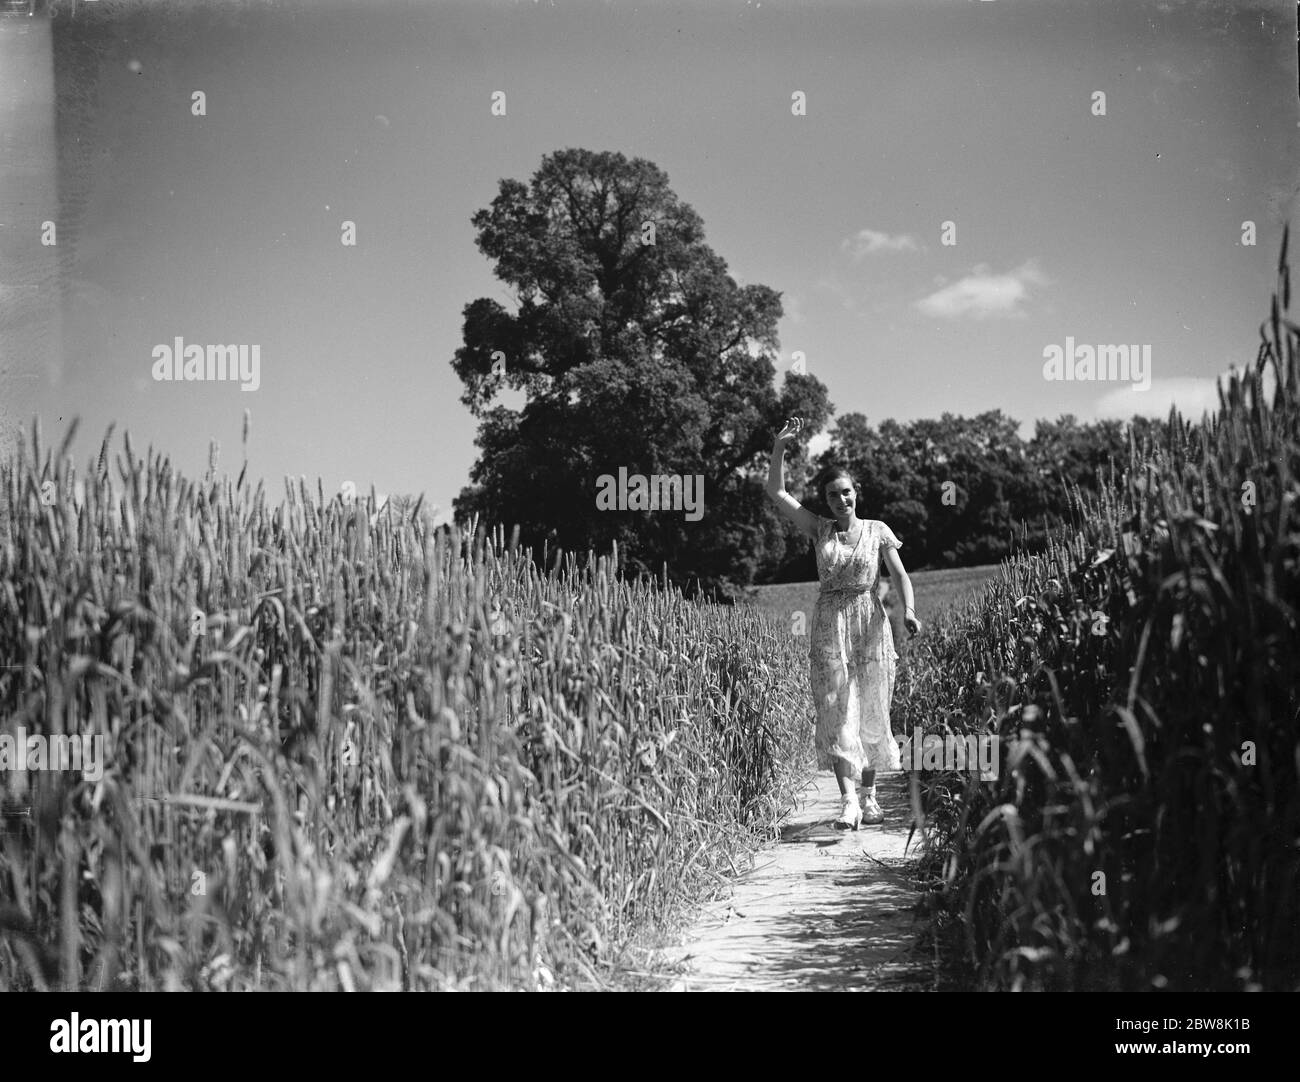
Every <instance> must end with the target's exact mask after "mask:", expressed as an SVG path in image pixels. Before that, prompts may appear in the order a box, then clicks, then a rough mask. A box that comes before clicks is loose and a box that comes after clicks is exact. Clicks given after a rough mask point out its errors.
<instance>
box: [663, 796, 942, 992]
mask: <svg viewBox="0 0 1300 1082" xmlns="http://www.w3.org/2000/svg"><path fill="white" fill-rule="evenodd" d="M906 777H907V776H906V775H905V774H891V775H887V776H885V777H883V778H881V779H880V780H879V781H878V782H877V785H876V795H877V799H878V800H879V801H880V806H881V809H882V810H883V811H884V813H885V821H884V822H883V823H880V824H877V825H876V826H865V825H864V826H863V827H861V828H860V829H859V830H857V831H856V832H855V831H841V830H836V829H835V828H834V827H833V826H832V825H831V823H832V821H833V820H834V818H835V816H836V815H837V814H838V812H839V808H840V797H839V790H838V788H837V787H836V784H835V778H834V777H833V776H832V775H831V774H829V773H824V774H818V775H817V776H816V777H815V778H814V779H813V781H812V782H811V783H810V784H809V785H808V787H807V788H806V789H805V790H804V791H803V793H802V794H801V797H800V801H799V803H798V804H796V806H795V808H794V809H793V810H792V811H791V813H790V814H789V815H788V816H787V818H786V821H785V823H784V824H783V825H782V829H781V839H780V841H778V842H776V843H775V844H774V845H772V846H771V847H769V848H768V849H765V850H763V851H762V852H760V853H758V854H757V855H756V857H755V860H754V864H753V867H752V868H750V870H749V871H747V872H746V873H744V874H743V875H741V876H740V877H739V878H738V879H737V880H736V881H735V883H734V884H733V886H732V890H731V893H730V894H729V895H726V894H724V895H723V896H722V897H720V898H718V899H715V900H714V901H713V902H711V903H709V905H707V906H706V907H705V908H704V910H703V911H702V912H701V913H700V915H699V917H698V919H697V920H696V921H695V923H694V924H693V926H691V927H690V929H689V930H688V932H687V934H686V936H685V937H684V939H683V941H682V942H681V943H679V944H677V945H676V946H672V947H669V948H666V949H663V950H661V951H660V952H659V958H658V962H659V963H660V964H661V965H663V966H664V967H665V968H672V969H673V970H674V971H676V972H678V973H680V976H678V977H677V978H676V979H675V981H674V982H673V983H672V984H671V987H672V989H673V990H674V991H725V990H734V991H764V992H769V991H770V992H775V991H790V992H793V991H813V992H829V991H843V992H850V991H904V990H907V991H913V990H915V991H922V990H927V989H930V988H933V987H934V973H933V960H932V958H930V957H927V956H926V954H923V953H921V952H920V951H919V950H918V948H917V947H916V943H915V940H916V931H917V925H916V923H915V922H914V919H913V915H912V912H911V908H910V907H911V905H912V904H913V902H914V901H915V899H916V893H915V891H914V890H913V889H912V886H911V884H910V883H909V882H908V880H907V878H906V875H905V871H904V864H905V860H904V850H905V847H906V845H907V835H908V831H909V829H910V826H911V820H912V815H911V805H910V803H909V798H908V788H907V781H906ZM916 842H917V839H916V838H915V837H913V839H912V845H913V848H912V850H911V852H910V853H909V854H908V856H913V855H914V854H915V846H916Z"/></svg>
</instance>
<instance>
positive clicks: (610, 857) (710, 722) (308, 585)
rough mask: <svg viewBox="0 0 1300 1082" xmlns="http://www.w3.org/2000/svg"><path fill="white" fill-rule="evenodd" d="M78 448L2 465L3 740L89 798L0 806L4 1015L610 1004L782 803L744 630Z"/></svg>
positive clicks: (764, 671)
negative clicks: (244, 1000)
mask: <svg viewBox="0 0 1300 1082" xmlns="http://www.w3.org/2000/svg"><path fill="white" fill-rule="evenodd" d="M245 438H247V436H246V437H245ZM71 441H72V432H71V431H69V432H68V434H67V436H66V438H65V440H64V441H63V445H62V447H60V448H59V449H58V451H56V452H51V450H50V449H48V448H46V447H45V446H44V445H43V442H42V438H41V434H40V430H39V426H37V427H36V428H35V429H34V431H33V434H32V440H31V447H30V448H27V447H26V446H24V447H23V448H22V449H21V450H20V452H19V455H18V457H17V458H16V459H15V460H14V461H12V462H8V463H4V464H2V465H0V489H2V490H3V491H4V511H3V519H4V521H3V522H2V523H0V602H2V603H0V656H3V657H4V658H5V660H6V663H7V667H6V668H4V669H3V670H0V716H3V717H4V719H5V724H6V726H7V727H16V726H18V725H22V726H23V727H24V728H25V729H26V730H27V731H28V733H40V732H45V733H54V732H78V733H85V734H101V735H103V736H104V737H105V742H106V744H107V746H108V759H109V765H108V768H107V770H106V772H105V775H104V777H103V778H102V780H99V781H94V780H92V779H87V778H85V777H84V776H81V775H80V774H78V773H75V772H60V773H17V772H9V771H5V772H0V787H3V792H2V793H0V797H3V799H4V800H5V802H6V804H7V805H25V806H27V807H29V808H30V809H31V811H32V815H31V817H30V818H29V819H23V820H19V821H18V825H17V826H16V827H12V828H11V829H10V830H9V831H8V832H7V833H6V834H4V835H3V837H0V899H7V901H4V902H0V989H30V988H36V989H46V988H51V989H52V988H66V989H79V988H85V989H137V990H150V989H204V990H206V989H220V990H237V989H250V988H267V989H449V988H467V989H468V988H525V989H527V988H546V987H601V986H603V985H604V984H605V983H606V981H607V979H608V976H609V974H610V973H611V972H612V968H613V967H614V966H615V965H616V963H617V962H618V959H619V957H620V954H621V951H622V950H623V947H624V945H625V944H627V943H629V942H631V941H632V940H634V939H635V938H636V937H637V936H638V935H640V934H642V933H643V932H644V931H645V930H646V929H647V928H651V927H654V926H656V925H660V924H664V923H666V922H669V921H670V920H671V919H672V918H673V915H674V914H675V913H678V912H680V911H682V909H683V907H685V906H688V905H689V904H691V903H692V902H694V901H695V900H697V899H698V898H700V897H702V896H703V895H705V894H707V893H708V891H710V890H711V889H714V888H715V887H716V885H717V883H718V882H719V881H720V880H721V879H722V878H723V877H724V876H725V875H727V874H730V872H731V871H732V870H733V869H734V860H735V854H737V853H741V852H743V851H744V850H745V849H746V848H747V847H752V846H753V845H755V844H757V843H758V842H760V841H761V840H763V839H765V838H767V837H770V836H771V835H772V834H773V832H774V831H775V829H776V825H777V823H778V821H779V819H780V816H781V814H782V812H783V811H784V809H785V807H786V806H787V805H788V802H789V800H790V799H791V795H792V793H793V791H794V790H795V789H797V788H798V786H799V785H800V784H801V782H802V780H803V778H804V777H805V776H806V769H807V764H808V762H809V759H810V755H811V747H810V743H811V741H810V732H811V726H810V725H809V723H808V716H807V715H808V711H809V706H808V703H807V702H806V696H805V695H804V693H803V690H802V689H803V667H804V664H805V658H804V657H803V653H802V652H801V651H800V649H799V648H798V645H797V644H796V643H795V642H793V641H792V640H791V639H790V637H789V636H788V635H787V634H785V633H784V631H783V629H780V628H778V627H776V626H775V625H774V624H773V622H772V621H771V620H770V618H769V617H767V616H766V615H765V614H762V613H758V612H754V611H753V610H751V609H744V608H734V607H731V608H727V607H720V606H716V605H708V604H694V603H689V602H687V601H685V600H684V599H683V598H682V596H681V595H680V593H679V592H677V591H676V590H674V589H670V588H666V587H665V586H662V585H654V584H648V583H644V584H628V583H625V582H623V581H621V580H619V579H618V578H617V576H615V575H614V573H613V571H612V567H613V566H615V564H614V561H615V560H616V558H617V554H616V553H615V554H612V555H611V556H610V557H602V558H600V559H595V558H591V557H590V556H589V557H588V559H586V560H585V561H579V560H577V559H575V558H574V557H573V556H572V555H567V556H564V557H562V558H561V557H559V556H558V555H557V554H550V555H549V557H548V559H547V561H546V563H547V569H546V570H544V571H543V570H541V569H540V568H539V567H538V565H537V563H535V562H534V561H533V560H531V559H530V558H529V555H528V554H527V553H525V552H522V551H520V550H519V549H518V547H517V546H515V545H514V544H512V543H511V542H509V541H508V540H507V539H506V538H505V537H504V536H503V535H501V534H499V533H498V534H491V535H485V534H484V533H482V532H479V533H477V534H475V533H473V532H472V530H471V532H470V533H467V534H461V533H459V532H457V531H455V530H452V531H444V530H436V529H433V528H432V527H431V526H430V525H429V524H428V522H427V521H426V520H424V519H421V517H420V515H419V508H418V507H416V508H415V509H413V511H412V513H411V514H410V516H408V517H406V518H401V519H399V518H396V517H395V516H394V515H393V514H392V513H391V512H389V513H383V514H376V513H375V508H374V504H373V494H372V497H371V500H369V501H366V500H359V501H357V502H356V503H355V504H349V503H345V502H344V501H343V500H342V499H341V498H339V497H333V498H329V497H327V496H326V495H325V494H324V492H323V491H321V489H320V487H319V485H318V486H317V488H316V490H315V491H313V490H311V489H309V488H308V487H307V486H306V484H305V483H303V482H298V483H296V484H295V483H286V490H285V493H284V496H283V498H281V499H280V500H276V501H273V500H272V499H271V498H270V497H269V495H268V494H267V492H265V491H264V490H263V489H262V487H261V486H259V487H258V488H256V489H255V490H250V488H249V486H248V485H246V484H245V482H244V474H243V473H242V472H241V474H240V476H239V478H238V479H236V480H232V479H231V478H229V477H226V476H218V474H217V472H216V461H215V450H214V458H213V463H212V469H211V470H210V471H209V474H208V476H206V477H205V478H203V479H202V480H201V481H194V480H189V479H186V478H184V477H182V476H180V475H179V474H178V473H177V472H176V471H175V470H174V469H173V468H172V467H171V465H170V463H169V462H168V461H167V460H166V459H165V458H163V457H162V456H161V455H158V454H155V453H153V452H152V451H151V452H150V453H148V454H147V455H146V456H143V457H142V456H139V455H137V454H136V453H135V452H134V450H133V448H132V445H131V441H130V438H129V436H128V437H126V438H125V440H124V447H123V452H122V453H121V454H119V455H117V456H116V458H115V460H114V461H110V454H111V450H110V441H109V438H107V437H106V439H105V441H104V444H103V447H102V449H101V451H100V454H99V456H98V459H97V460H92V461H91V462H90V463H89V467H88V469H87V470H86V471H85V473H84V475H83V478H82V480H81V481H80V483H78V482H77V480H76V476H75V475H76V470H75V469H74V464H73V462H72V460H71V458H70V456H69V455H68V454H67V450H68V447H69V446H70V445H71ZM47 481H52V482H53V484H52V485H50V486H48V487H43V486H44V484H45V482H47Z"/></svg>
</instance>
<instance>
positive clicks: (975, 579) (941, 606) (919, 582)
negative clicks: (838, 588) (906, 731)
mask: <svg viewBox="0 0 1300 1082" xmlns="http://www.w3.org/2000/svg"><path fill="white" fill-rule="evenodd" d="M997 569H998V565H997V564H983V565H981V566H979V567H953V568H945V569H943V570H940V571H911V572H909V573H908V577H909V578H911V580H912V589H913V590H914V591H915V592H916V615H917V617H918V618H919V619H920V621H921V623H922V624H931V623H933V622H934V621H935V620H936V619H937V618H938V617H939V616H941V615H942V614H943V613H944V612H945V611H947V610H948V609H949V608H950V607H952V606H953V605H955V604H957V603H958V602H960V601H963V600H965V599H966V598H968V597H971V596H972V595H974V594H976V593H978V592H979V590H980V589H981V588H982V587H983V586H984V584H985V583H986V582H988V581H989V579H991V578H992V577H993V575H994V574H996V572H997ZM884 581H885V582H886V584H887V585H889V593H888V594H887V595H886V597H885V608H886V609H887V610H888V612H889V618H890V620H891V621H893V625H894V642H895V645H896V646H897V648H898V652H899V653H900V654H904V653H905V652H906V647H905V644H906V640H907V631H906V629H905V628H904V627H903V606H902V603H901V600H900V599H899V598H898V597H897V595H896V593H895V591H894V589H893V585H892V583H889V580H887V579H886V580H884ZM750 600H751V601H752V602H753V603H754V604H755V605H756V606H757V607H758V608H760V609H767V610H769V611H770V612H775V613H778V614H779V615H780V616H781V617H782V619H783V620H784V621H785V623H786V625H787V626H788V625H789V621H790V614H791V613H794V612H804V613H806V614H807V617H808V621H809V623H811V621H812V610H813V606H814V605H815V604H816V603H817V583H815V582H790V583H784V584H782V585H779V586H755V587H754V588H753V591H752V594H751V598H750Z"/></svg>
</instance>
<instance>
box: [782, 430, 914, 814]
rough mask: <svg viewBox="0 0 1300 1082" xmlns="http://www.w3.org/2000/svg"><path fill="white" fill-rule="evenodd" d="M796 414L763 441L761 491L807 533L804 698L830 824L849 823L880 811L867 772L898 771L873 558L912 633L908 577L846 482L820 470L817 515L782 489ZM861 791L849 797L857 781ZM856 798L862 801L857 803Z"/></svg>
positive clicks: (841, 474)
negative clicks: (807, 692) (859, 510)
mask: <svg viewBox="0 0 1300 1082" xmlns="http://www.w3.org/2000/svg"><path fill="white" fill-rule="evenodd" d="M802 428H803V421H802V420H801V419H800V418H798V417H795V418H794V419H792V420H790V421H787V422H786V424H785V427H784V428H782V429H781V431H780V433H779V434H778V435H777V437H776V442H775V443H774V444H773V445H772V461H771V465H770V467H769V469H768V475H767V494H768V495H769V496H770V497H771V498H772V500H773V501H774V502H775V503H776V506H777V508H778V509H779V510H780V511H781V513H782V514H783V515H785V517H786V518H788V519H790V520H791V521H792V522H793V523H794V524H795V525H796V526H798V527H799V529H800V531H802V532H803V533H805V534H807V535H808V536H809V537H811V538H812V539H813V544H814V546H815V550H816V553H817V577H818V579H820V580H821V590H820V592H819V593H818V595H817V607H816V609H815V610H814V614H813V625H812V634H811V636H810V639H811V642H810V646H809V651H808V658H809V664H810V673H811V677H812V693H813V701H814V704H815V705H816V708H817V740H816V744H817V766H818V769H820V770H834V771H835V778H836V780H837V781H838V783H839V787H840V795H841V796H842V797H843V798H844V806H843V808H842V809H841V810H840V815H839V818H837V819H836V820H835V825H836V826H837V827H840V828H842V829H846V830H857V829H858V825H859V824H860V823H864V822H866V823H879V822H882V821H883V820H884V818H885V816H884V813H883V812H882V811H881V810H880V805H879V804H878V803H877V802H876V771H877V770H897V769H899V766H900V763H899V753H898V742H897V741H896V740H895V739H894V735H893V733H892V732H891V731H890V726H889V703H890V699H891V697H892V696H893V693H894V673H895V665H896V663H897V661H898V654H897V653H896V652H895V651H894V635H893V632H892V631H891V630H890V626H889V617H888V616H887V615H886V613H885V607H884V605H883V604H882V603H881V600H880V597H879V596H878V594H877V591H876V585H877V582H878V579H879V575H880V559H881V558H882V557H883V558H884V561H885V564H886V565H887V566H888V567H889V573H890V575H891V576H893V579H894V581H895V582H896V583H897V584H898V588H899V590H900V591H901V592H902V595H903V604H904V605H905V606H906V609H905V612H904V616H903V622H904V623H905V624H906V625H907V630H908V633H909V634H911V635H915V634H916V633H917V632H918V631H920V630H921V622H920V621H919V620H918V619H917V618H916V612H915V605H916V600H915V597H914V596H913V594H912V581H911V579H909V578H908V577H907V571H906V569H905V568H904V567H903V562H902V560H900V559H899V558H898V550H899V548H900V547H901V542H900V541H899V540H898V538H897V537H895V536H894V532H893V531H892V530H891V529H890V528H889V527H888V526H886V525H885V524H884V523H883V522H879V521H877V520H875V519H866V520H863V519H860V518H858V517H857V516H856V515H855V514H854V507H855V505H856V502H857V493H856V491H855V489H854V486H853V479H852V478H851V477H850V476H849V475H848V474H847V473H846V472H845V471H844V470H841V469H834V468H828V469H825V470H823V471H822V472H821V473H819V474H818V476H817V477H816V478H815V479H814V482H813V486H814V487H813V490H814V491H815V492H816V493H817V495H818V496H819V497H821V498H822V499H823V500H824V501H825V504H826V507H827V508H828V509H829V510H830V513H831V514H832V515H833V516H834V521H831V520H828V519H824V518H821V517H819V516H818V515H816V514H814V513H813V512H812V511H810V510H808V509H807V508H806V507H804V506H803V505H801V504H800V503H799V501H798V500H796V499H795V498H794V497H793V496H791V495H790V494H789V493H788V492H786V490H785V445H786V444H787V443H789V442H790V440H792V439H793V438H794V437H795V436H797V435H798V434H799V432H800V430H801V429H802ZM859 777H861V780H862V787H863V789H864V790H865V791H866V793H865V800H864V801H863V803H862V804H860V803H859V801H858V791H857V784H856V783H857V780H858V778H859ZM863 804H865V807H864V806H863Z"/></svg>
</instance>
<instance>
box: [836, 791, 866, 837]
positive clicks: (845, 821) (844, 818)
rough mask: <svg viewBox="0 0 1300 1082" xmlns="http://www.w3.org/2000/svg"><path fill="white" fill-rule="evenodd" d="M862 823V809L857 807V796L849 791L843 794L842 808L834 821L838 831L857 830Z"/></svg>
mask: <svg viewBox="0 0 1300 1082" xmlns="http://www.w3.org/2000/svg"><path fill="white" fill-rule="evenodd" d="M861 823H862V808H861V807H860V806H859V805H858V794H857V793H856V792H854V791H853V790H852V789H850V790H849V791H848V792H847V793H845V794H844V806H843V807H842V808H841V809H840V814H839V816H838V817H837V818H836V820H835V826H836V828H838V829H839V830H857V829H858V826H859V825H860V824H861Z"/></svg>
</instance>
